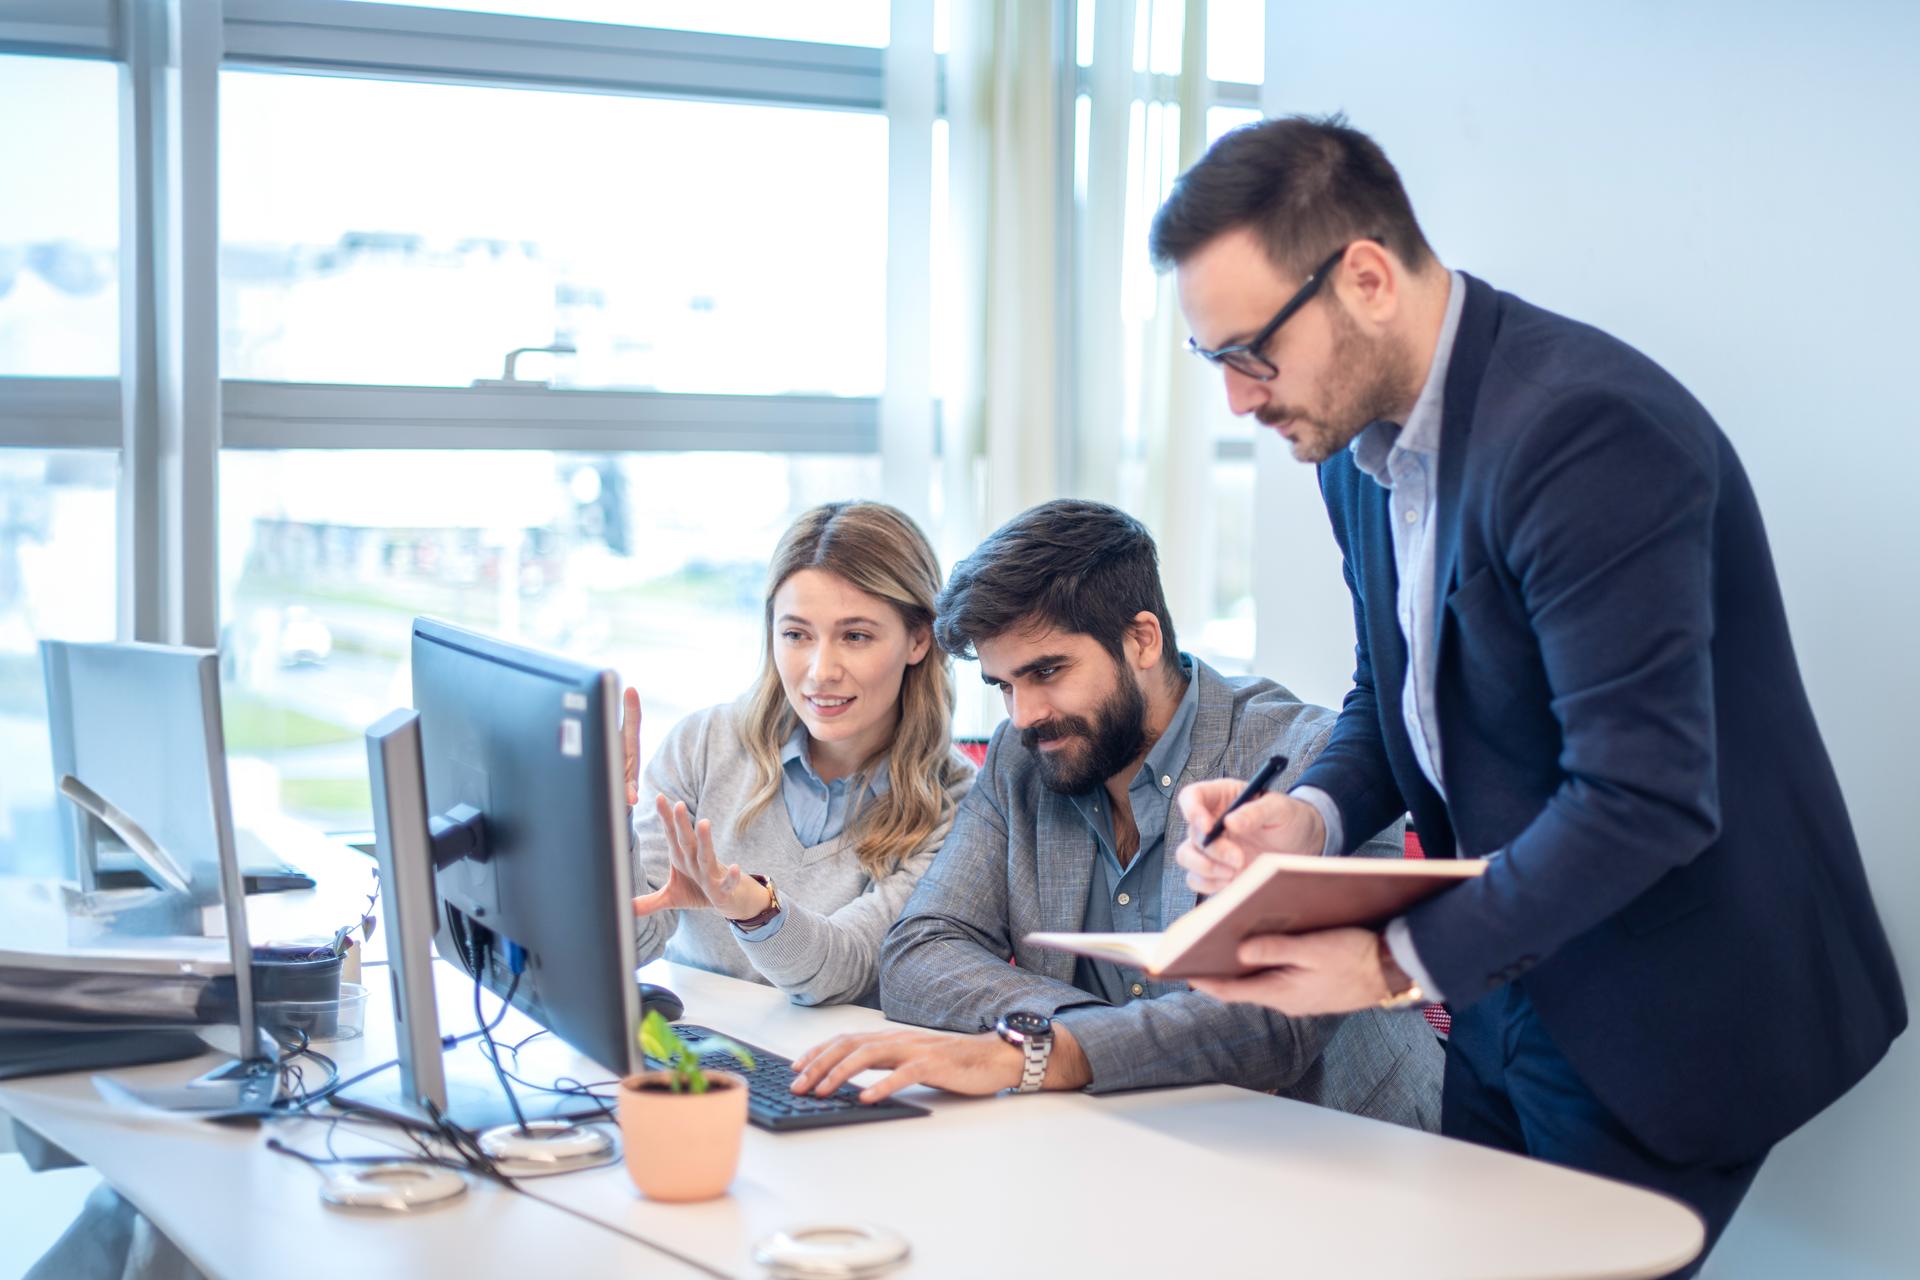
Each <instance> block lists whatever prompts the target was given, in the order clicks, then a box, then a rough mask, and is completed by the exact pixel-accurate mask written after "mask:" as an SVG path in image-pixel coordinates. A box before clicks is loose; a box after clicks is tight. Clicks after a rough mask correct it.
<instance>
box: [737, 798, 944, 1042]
mask: <svg viewBox="0 0 1920 1280" xmlns="http://www.w3.org/2000/svg"><path fill="white" fill-rule="evenodd" d="M947 768H948V771H949V772H948V777H947V784H946V796H947V803H946V813H945V814H944V815H943V816H942V818H941V821H940V825H939V826H938V827H937V828H935V829H934V831H932V832H931V833H930V834H929V835H928V837H927V838H926V840H924V841H922V842H921V844H920V846H919V848H917V849H915V850H914V851H913V852H912V853H911V854H910V855H908V856H907V857H906V858H904V859H902V860H901V862H900V863H899V864H898V865H897V866H895V867H894V868H893V870H892V871H890V872H888V873H887V874H886V875H884V876H882V877H881V878H880V879H879V880H875V881H869V882H868V884H867V887H866V889H865V891H863V892H862V893H861V894H860V895H859V896H858V897H856V898H854V899H853V900H852V901H851V902H849V903H847V904H846V905H845V906H842V907H840V908H839V909H838V910H836V911H833V912H830V913H824V912H819V911H814V910H811V909H809V908H807V907H804V906H801V905H799V904H797V903H796V904H793V905H791V906H787V907H784V908H782V910H781V915H783V916H784V917H786V918H785V920H784V921H783V922H782V923H781V926H780V928H779V930H778V931H777V932H775V933H774V934H773V935H772V936H771V937H767V938H762V939H759V940H755V939H752V938H747V937H742V936H741V935H740V934H739V933H738V932H737V931H736V932H735V934H734V941H736V942H738V943H739V944H740V949H741V950H742V951H743V952H745V953H746V956H747V959H748V960H749V961H751V962H752V963H753V967H754V968H756V969H758V970H759V971H760V973H761V976H763V977H764V978H766V980H767V981H768V982H771V983H772V984H773V985H774V986H776V987H778V988H780V990H782V991H784V992H786V993H787V995H788V996H789V997H790V998H791V999H792V1000H793V1002H794V1003H795V1004H802V1005H817V1004H842V1003H846V1002H847V1001H852V1000H859V999H861V998H863V997H865V996H867V995H868V994H869V993H870V992H871V991H872V990H873V989H874V984H875V982H876V981H877V974H878V971H879V961H880V943H881V940H882V939H883V938H885V936H886V933H887V930H888V928H889V927H890V926H891V925H892V924H893V922H894V920H895V919H896V918H897V917H898V916H899V915H900V910H901V908H902V907H903V906H905V905H906V902H907V899H908V897H909V896H910V895H911V894H912V893H913V891H914V888H915V886H917V885H918V884H919V883H920V880H921V877H923V876H924V875H925V874H926V872H927V868H928V867H930V866H932V865H933V859H934V855H935V854H936V853H938V852H939V850H940V846H941V845H942V843H944V842H945V840H946V839H947V836H948V833H949V832H950V831H951V830H952V829H953V822H954V814H955V812H956V810H957V806H958V805H959V804H960V803H961V802H962V800H963V799H964V798H965V796H966V794H967V791H968V789H969V787H970V786H971V784H972V781H973V766H972V765H971V764H970V763H967V762H965V761H964V760H956V761H953V762H950V763H949V764H948V765H947Z"/></svg>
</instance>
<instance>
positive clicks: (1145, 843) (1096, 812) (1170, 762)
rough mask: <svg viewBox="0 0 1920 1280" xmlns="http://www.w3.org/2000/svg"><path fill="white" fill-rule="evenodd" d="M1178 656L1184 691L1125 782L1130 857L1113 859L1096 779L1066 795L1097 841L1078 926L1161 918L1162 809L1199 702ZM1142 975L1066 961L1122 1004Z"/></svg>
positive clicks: (1186, 751) (1082, 983) (1109, 928)
mask: <svg viewBox="0 0 1920 1280" xmlns="http://www.w3.org/2000/svg"><path fill="white" fill-rule="evenodd" d="M1181 661H1182V665H1184V666H1186V667H1187V671H1188V678H1187V691H1186V693H1185V694H1183V695H1181V698H1180V703H1179V705H1178V706H1177V707H1175V708H1174V712H1173V718H1172V719H1171V720H1169V721H1168V722H1167V727H1166V730H1165V731H1164V732H1163V733H1161V735H1160V737H1159V739H1158V740H1157V741H1156V742H1155V743H1154V744H1153V747H1152V749H1151V750H1149V751H1148V752H1147V758H1146V759H1145V760H1144V761H1142V762H1141V765H1140V769H1139V771H1138V772H1137V773H1135V774H1134V775H1133V781H1131V782H1129V783H1128V784H1127V807H1128V809H1129V810H1130V811H1131V812H1132V814H1133V825H1134V826H1135V827H1136V828H1137V829H1138V830H1139V832H1140V847H1139V849H1138V850H1137V851H1136V852H1135V853H1134V855H1133V860H1132V861H1131V862H1129V863H1128V864H1127V865H1126V866H1124V867H1122V866H1121V865H1120V854H1119V850H1118V848H1117V847H1116V845H1115V842H1114V832H1113V814H1112V812H1111V809H1112V800H1111V798H1110V797H1109V796H1108V795H1107V788H1106V786H1105V785H1104V783H1103V784H1102V785H1100V786H1096V787H1095V788H1094V789H1093V790H1092V791H1089V792H1086V793H1085V794H1083V795H1077V796H1072V797H1070V799H1071V800H1072V801H1073V806H1074V808H1076V809H1078V810H1079V811H1080V816H1081V817H1082V818H1084V819H1086V823H1087V826H1088V827H1089V828H1091V829H1092V831H1093V835H1094V841H1095V843H1096V844H1097V845H1098V846H1099V852H1098V854H1097V855H1096V858H1095V861H1094V869H1093V878H1092V880H1091V881H1090V882H1089V883H1088V886H1087V913H1086V916H1085V917H1084V918H1083V919H1082V920H1081V922H1080V928H1081V931H1082V932H1085V933H1152V932H1155V931H1157V930H1160V929H1164V928H1166V926H1167V923H1168V922H1167V920H1166V916H1165V912H1164V910H1163V906H1162V902H1161V893H1160V879H1161V874H1162V872H1163V869H1164V868H1165V866H1166V857H1167V817H1168V815H1169V813H1170V812H1171V811H1172V809H1173V791H1174V787H1175V786H1176V785H1177V784H1178V783H1179V781H1180V774H1181V772H1182V771H1183V770H1185V769H1186V767H1187V757H1188V756H1189V755H1191V754H1192V752H1193V721H1194V716H1195V715H1196V714H1197V713H1198V712H1199V709H1200V692H1199V690H1200V685H1199V682H1198V681H1196V680H1194V679H1193V678H1192V665H1191V663H1189V662H1187V659H1186V655H1184V654H1182V655H1181ZM1145 983H1146V975H1145V974H1143V973H1141V972H1139V971H1138V970H1135V969H1131V968H1127V967H1123V966H1121V965H1117V964H1114V963H1113V962H1112V961H1110V960H1095V959H1092V958H1090V957H1087V956H1082V957H1080V959H1079V960H1078V961H1077V962H1076V963H1075V964H1074V968H1073V985H1074V986H1076V987H1079V988H1080V989H1081V990H1082V991H1085V992H1087V993H1088V994H1090V995H1096V996H1099V997H1100V998H1101V999H1102V1000H1105V1001H1106V1002H1107V1003H1108V1004H1114V1005H1120V1004H1126V1003H1127V1002H1128V1001H1129V1000H1132V999H1133V998H1134V995H1135V988H1136V987H1140V988H1144V986H1145Z"/></svg>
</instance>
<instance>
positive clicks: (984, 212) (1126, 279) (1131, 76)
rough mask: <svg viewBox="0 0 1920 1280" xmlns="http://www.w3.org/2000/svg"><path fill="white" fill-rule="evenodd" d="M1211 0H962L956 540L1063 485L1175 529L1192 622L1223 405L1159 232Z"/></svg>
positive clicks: (952, 60)
mask: <svg viewBox="0 0 1920 1280" xmlns="http://www.w3.org/2000/svg"><path fill="white" fill-rule="evenodd" d="M1208 9H1209V3H1208V0H1097V3H1096V0H1077V3H1076V0H1053V2H1052V3H1047V2H1045V0H977V2H971V3H970V2H969V0H957V2H956V3H955V4H954V5H953V8H952V14H951V22H952V29H951V36H950V53H949V56H948V69H947V119H948V121H949V130H950V162H949V164H950V169H949V173H950V177H949V188H948V189H949V206H948V211H947V216H948V218H949V220H950V232H949V237H948V240H949V246H950V253H951V256H952V262H951V264H950V269H951V279H952V281H953V294H954V297H953V300H952V308H953V311H954V313H955V314H954V315H953V316H952V317H950V321H951V328H950V329H949V332H950V334H951V335H952V337H951V343H952V346H953V348H954V349H953V350H951V351H950V352H948V353H947V360H948V367H949V368H950V369H951V370H952V377H951V381H950V385H949V386H948V387H947V389H946V390H947V396H946V412H945V416H944V419H943V426H944V439H945V449H944V454H945V457H944V462H943V474H942V488H943V492H944V493H945V494H947V495H949V497H948V501H947V502H946V504H945V513H944V518H943V520H942V524H941V529H942V541H943V542H944V543H945V544H946V547H945V548H943V549H947V550H949V553H950V554H955V553H964V551H965V550H966V549H968V548H970V547H971V546H972V545H973V542H974V541H977V539H978V538H979V537H980V536H981V535H983V534H985V533H986V532H988V531H990V530H991V529H992V528H993V527H994V526H996V525H998V524H999V523H1000V522H1001V521H1003V520H1005V519H1007V518H1008V517H1010V516H1012V515H1014V514H1015V513H1017V512H1019V511H1021V510H1023V509H1025V508H1026V507H1028V506H1031V505H1033V504H1034V503H1036V502H1043V501H1045V500H1047V499H1049V498H1053V497H1058V496H1063V495H1073V496H1081V497H1089V498H1096V499H1100V500H1102V501H1107V502H1114V503H1117V504H1119V505H1121V506H1124V507H1125V508H1127V509H1128V510H1130V511H1132V512H1134V513H1135V514H1137V515H1139V516H1140V517H1141V518H1142V519H1143V520H1145V521H1146V523H1147V524H1148V526H1149V527H1150V528H1151V529H1152V530H1153V533H1154V536H1155V538H1156V539H1157V540H1158V542H1159V544H1160V552H1161V561H1162V571H1163V577H1164V579H1165V582H1166V586H1167V592H1168V597H1169V603H1170V604H1171V606H1172V608H1173V613H1174V618H1175V622H1176V624H1177V625H1178V626H1179V627H1180V628H1181V629H1182V641H1183V643H1186V642H1188V641H1189V640H1190V639H1191V638H1193V637H1195V636H1198V635H1199V633H1200V631H1201V628H1202V626H1203V624H1204V623H1205V622H1206V621H1207V619H1208V618H1209V616H1210V615H1211V614H1212V612H1213V608H1214V585H1215V569H1216V566H1215V563H1214V559H1215V557H1214V551H1213V548H1214V546H1215V541H1216V539H1215V528H1214V521H1215V518H1216V514H1215V508H1216V505H1217V504H1216V503H1215V501H1214V500H1213V494H1212V492H1211V486H1212V474H1213V458H1214V452H1215V447H1214V437H1215V430H1214V429H1213V427H1212V426H1211V423H1212V421H1213V420H1214V419H1217V418H1218V417H1219V416H1220V415H1221V414H1222V413H1223V412H1224V409H1223V407H1222V405H1221V404H1220V397H1219V395H1218V392H1217V391H1216V390H1215V389H1214V388H1213V387H1212V385H1211V384H1212V381H1213V380H1212V379H1211V378H1210V377H1209V374H1208V371H1207V370H1206V369H1205V368H1204V366H1202V365H1200V364H1199V363H1198V362H1197V361H1195V360H1194V359H1193V358H1192V357H1191V356H1189V355H1187V354H1186V353H1185V351H1184V350H1183V347H1184V345H1185V340H1186V328H1185V325H1184V322H1183V321H1182V320H1181V318H1180V314H1179V309H1178V307H1177V305H1176V303H1175V299H1174V293H1173V283H1172V280H1171V278H1165V279H1162V278H1159V277H1156V276H1155V275H1154V273H1153V270H1152V267H1151V265H1150V264H1149V263H1148V262H1147V259H1146V233H1147V226H1148V223H1149V222H1150V221H1151V219H1152V216H1153V213H1154V210H1155V209H1157V208H1158V207H1159V204H1160V201H1161V200H1162V199H1163V198H1164V197H1165V195H1166V193H1167V190H1168V189H1169V188H1170V187H1171V185H1172V182H1173V179H1174V178H1175V177H1176V176H1177V175H1178V174H1179V173H1180V172H1181V171H1182V170H1184V169H1185V168H1186V167H1187V166H1189V165H1191V164H1192V163H1193V162H1194V161H1196V160H1197V159H1199V157H1200V155H1201V153H1202V152H1203V151H1204V149H1205V146H1206V143H1207V141H1208V129H1207V121H1208V106H1209V104H1210V102H1211V95H1212V91H1213V90H1212V85H1211V83H1210V81H1209V79H1208V75H1207V54H1208V41H1207V17H1208Z"/></svg>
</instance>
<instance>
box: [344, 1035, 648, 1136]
mask: <svg viewBox="0 0 1920 1280" xmlns="http://www.w3.org/2000/svg"><path fill="white" fill-rule="evenodd" d="M502 1052H504V1050H503V1051H502ZM440 1060H441V1064H442V1069H443V1070H444V1071H445V1073H446V1075H445V1080H446V1100H447V1103H446V1106H445V1107H444V1108H442V1109H441V1114H442V1115H444V1116H445V1117H446V1118H447V1119H448V1120H451V1121H452V1122H453V1123H454V1124H457V1125H459V1126H460V1127H461V1128H462V1129H467V1130H471V1131H473V1132H476V1133H482V1132H485V1131H487V1130H489V1129H498V1128H502V1127H508V1126H511V1127H517V1123H516V1121H515V1119H514V1114H513V1108H512V1107H511V1106H509V1105H508V1103H507V1095H506V1093H505V1091H503V1090H502V1089H501V1087H500V1079H499V1077H498V1076H496V1075H494V1073H493V1064H492V1063H490V1062H488V1061H487V1057H486V1054H485V1052H484V1051H483V1050H482V1048H481V1046H480V1043H479V1041H477V1040H467V1041H463V1042H462V1043H460V1044H458V1045H455V1046H454V1047H453V1048H451V1049H447V1050H445V1051H444V1052H443V1053H442V1054H441V1055H440ZM506 1065H507V1068H508V1070H510V1071H513V1073H514V1074H515V1075H517V1076H520V1077H522V1078H523V1079H534V1080H544V1079H545V1076H544V1075H540V1074H536V1075H532V1076H529V1075H528V1074H527V1073H528V1072H529V1071H534V1072H536V1073H538V1072H539V1068H536V1067H531V1066H527V1067H522V1068H518V1069H516V1068H515V1066H514V1065H513V1060H512V1059H511V1058H510V1057H509V1058H508V1059H506ZM513 1096H514V1098H515V1099H516V1100H517V1101H518V1102H519V1103H520V1113H521V1114H522V1115H524V1116H525V1117H526V1118H527V1122H528V1123H529V1124H531V1123H532V1122H533V1121H535V1120H605V1119H606V1118H607V1114H606V1111H605V1110H603V1109H602V1107H601V1105H600V1104H599V1103H597V1102H595V1101H594V1100H593V1099H591V1098H582V1097H576V1096H570V1095H567V1094H560V1093H547V1092H545V1091H544V1090H539V1089H529V1088H526V1087H525V1086H523V1085H515V1086H514V1090H513ZM332 1098H333V1100H334V1101H335V1102H337V1103H339V1104H340V1105H341V1106H343V1107H352V1108H355V1109H358V1110H361V1111H372V1112H375V1113H377V1114H379V1115H383V1116H386V1117H387V1118H388V1119H391V1120H397V1121H399V1122H400V1123H402V1124H405V1125H409V1126H412V1127H414V1128H419V1129H428V1130H431V1129H432V1128H434V1124H433V1121H432V1119H431V1118H430V1117H429V1116H428V1115H427V1112H426V1108H425V1107H423V1106H421V1105H420V1103H419V1102H417V1101H416V1100H415V1099H414V1097H413V1096H412V1095H411V1094H410V1093H409V1092H408V1091H407V1089H406V1087H405V1082H404V1081H403V1080H402V1078H401V1073H400V1072H399V1071H398V1070H387V1071H382V1072H381V1073H380V1074H378V1075H376V1076H372V1077H370V1078H368V1079H366V1080H362V1081H361V1082H360V1083H358V1084H356V1085H353V1086H351V1087H349V1088H347V1089H343V1090H340V1091H339V1092H337V1093H334V1094H333V1095H332ZM437 1103H438V1100H437V1099H436V1105H437ZM607 1105H608V1106H612V1105H613V1103H612V1099H611V1098H609V1099H608V1100H607Z"/></svg>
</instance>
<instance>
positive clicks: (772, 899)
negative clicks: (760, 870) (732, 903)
mask: <svg viewBox="0 0 1920 1280" xmlns="http://www.w3.org/2000/svg"><path fill="white" fill-rule="evenodd" d="M753 878H754V879H755V880H758V881H759V882H760V883H761V884H763V885H765V886H766V888H767V905H766V909H765V910H763V911H760V912H758V913H756V914H754V915H750V916H748V917H747V918H746V919H745V920H733V921H732V922H731V923H732V924H733V927H734V928H736V929H739V930H741V931H742V932H746V931H749V930H753V929H758V928H760V927H761V926H762V925H766V924H771V923H773V918H774V917H775V916H777V915H779V914H780V891H779V890H778V889H776V888H774V887H773V877H771V876H762V875H755V876H754V877H753Z"/></svg>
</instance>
